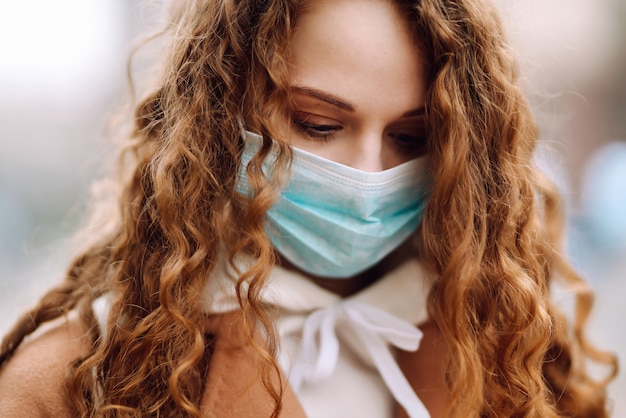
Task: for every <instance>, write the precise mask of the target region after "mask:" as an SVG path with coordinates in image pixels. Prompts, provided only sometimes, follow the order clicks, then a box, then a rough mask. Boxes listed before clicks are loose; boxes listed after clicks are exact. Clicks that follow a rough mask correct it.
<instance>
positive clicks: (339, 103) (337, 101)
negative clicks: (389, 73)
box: [291, 86, 425, 118]
mask: <svg viewBox="0 0 626 418" xmlns="http://www.w3.org/2000/svg"><path fill="white" fill-rule="evenodd" d="M291 90H293V91H294V92H296V93H300V94H303V95H305V96H309V97H313V98H314V99H318V100H321V101H323V102H325V103H328V104H330V105H331V106H334V107H336V108H339V109H341V110H346V111H348V112H354V106H352V105H351V104H350V103H348V102H346V101H345V100H343V99H341V98H339V97H337V96H335V95H333V94H330V93H327V92H325V91H322V90H318V89H314V88H311V87H303V86H292V87H291ZM424 112H425V110H424V106H422V107H419V108H417V109H413V110H409V111H408V112H406V113H403V114H402V117H403V118H409V117H414V116H421V115H423V114H424Z"/></svg>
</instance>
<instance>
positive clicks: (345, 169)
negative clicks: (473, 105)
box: [238, 131, 430, 278]
mask: <svg viewBox="0 0 626 418" xmlns="http://www.w3.org/2000/svg"><path fill="white" fill-rule="evenodd" d="M245 135H246V139H245V140H246V148H245V150H244V155H243V159H242V169H241V170H240V179H239V184H238V189H239V190H240V191H241V192H242V193H247V192H248V185H247V177H246V173H245V167H246V166H247V165H248V163H249V161H250V159H251V158H252V157H253V156H254V155H255V154H256V152H257V151H258V150H259V148H260V146H261V144H262V141H263V140H262V138H261V137H260V136H259V135H257V134H255V133H252V132H249V131H245ZM272 164H273V158H272V155H271V154H270V156H269V157H268V158H267V159H266V160H265V163H264V170H265V171H266V172H269V171H270V167H272ZM429 180H430V176H429V175H428V159H427V157H425V156H424V157H420V158H417V159H414V160H411V161H409V162H406V163H404V164H401V165H399V166H396V167H394V168H391V169H388V170H384V171H380V172H374V173H372V172H366V171H361V170H357V169H354V168H352V167H349V166H345V165H342V164H339V163H336V162H334V161H331V160H327V159H325V158H322V157H319V156H317V155H315V154H311V153H309V152H306V151H303V150H300V149H298V148H293V161H292V166H291V172H290V176H289V179H288V181H287V182H285V183H286V184H285V185H284V186H283V187H282V188H281V195H280V198H279V200H278V201H277V202H276V203H275V204H274V205H273V206H272V208H271V209H270V210H269V211H268V213H267V223H268V228H267V233H268V235H269V238H270V240H271V242H272V244H273V245H274V247H275V248H276V249H277V250H278V251H279V253H280V254H281V255H282V256H284V257H285V258H286V259H287V260H289V261H290V262H291V263H293V264H294V265H295V266H296V267H298V268H300V269H302V270H303V271H305V272H308V273H310V274H313V275H316V276H322V277H328V278H348V277H351V276H354V275H356V274H358V273H360V272H362V271H365V270H367V269H368V268H370V267H372V266H374V265H375V264H377V263H378V262H379V261H380V260H382V259H383V258H384V257H385V256H386V255H388V254H389V253H391V252H392V251H393V250H395V249H396V248H398V247H399V246H400V245H401V244H402V243H403V242H404V241H405V240H406V239H407V238H408V237H409V236H410V235H411V234H412V233H413V232H414V231H415V229H416V228H417V226H418V225H419V223H420V222H421V219H422V215H423V213H424V207H425V205H426V200H427V198H428V193H429V188H430V181H429Z"/></svg>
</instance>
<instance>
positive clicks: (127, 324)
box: [0, 0, 617, 417]
mask: <svg viewBox="0 0 626 418" xmlns="http://www.w3.org/2000/svg"><path fill="white" fill-rule="evenodd" d="M395 2H396V3H397V5H398V7H399V8H400V9H401V10H402V11H403V12H404V15H405V16H406V17H407V19H408V20H409V22H410V26H411V28H413V30H414V35H415V39H416V43H417V44H418V45H419V48H420V50H421V52H422V53H423V54H424V56H425V58H426V61H427V62H428V63H429V74H430V75H429V78H430V79H429V86H430V88H429V91H428V94H427V102H426V118H427V125H428V129H429V148H430V150H429V151H430V153H431V155H432V161H433V167H432V169H433V190H432V194H431V197H430V199H429V202H428V204H427V208H426V212H425V215H424V218H423V222H422V225H421V227H420V229H419V231H418V233H419V238H420V241H421V245H420V254H419V257H420V258H422V259H423V260H425V262H427V263H428V264H429V265H430V267H431V268H432V269H433V270H434V271H435V272H436V273H437V274H438V276H439V279H438V280H437V282H436V283H435V285H434V287H433V290H432V292H431V294H430V297H429V311H430V315H431V317H432V318H433V320H434V321H435V322H436V323H437V325H438V326H439V328H440V329H441V331H442V333H443V335H444V337H445V338H446V340H447V341H448V343H449V346H450V355H449V359H448V362H447V367H446V381H447V385H448V387H449V389H450V393H451V397H450V401H449V404H448V409H447V412H448V415H451V416H458V417H467V416H485V417H501V416H519V417H522V416H524V417H531V416H532V417H539V416H541V417H553V416H571V417H602V416H606V414H607V412H606V405H605V404H606V394H605V387H606V384H607V383H608V381H610V379H611V378H612V377H613V375H614V374H615V373H616V369H617V365H616V360H615V358H614V357H613V356H611V355H609V354H606V353H604V352H601V351H598V350H596V349H594V348H593V347H592V346H591V345H590V344H589V343H588V342H587V340H586V339H585V337H584V333H583V328H584V324H585V320H586V319H587V316H588V314H589V310H590V309H591V305H592V294H591V292H590V290H589V288H588V287H587V286H586V285H585V284H584V282H583V281H582V280H581V279H580V278H579V276H578V275H577V274H576V273H575V272H574V271H573V270H572V269H571V268H570V267H569V265H568V263H567V262H566V260H565V259H564V257H563V256H562V255H561V253H560V241H559V240H560V237H561V236H562V231H561V228H562V224H563V219H562V216H561V212H562V208H561V207H560V201H559V199H558V195H557V193H556V191H555V190H554V189H553V188H552V186H551V185H550V183H549V182H548V181H547V180H546V179H545V178H543V177H541V176H540V174H539V173H538V171H537V170H536V169H535V168H534V167H533V165H532V154H533V150H534V148H535V143H536V141H537V136H538V134H537V131H536V128H535V124H534V121H533V118H532V115H531V112H530V109H529V106H528V104H527V103H526V102H525V100H524V98H523V96H522V94H521V92H520V90H519V89H518V87H517V85H516V78H517V73H516V66H515V63H514V61H513V59H512V57H511V54H510V52H509V50H508V49H507V45H506V43H505V41H504V38H503V35H502V30H501V26H500V23H499V20H498V18H497V15H496V13H495V11H494V10H493V8H492V6H490V5H489V4H488V3H486V2H484V1H482V0H415V1H408V0H396V1H395ZM172 5H173V6H172V9H171V10H170V12H171V13H170V14H171V19H170V22H169V23H168V26H167V27H166V28H165V30H164V34H167V35H168V36H169V48H168V52H169V53H168V55H167V57H166V58H165V61H164V62H165V65H164V67H163V70H162V75H161V76H160V79H159V80H158V83H157V87H156V88H155V89H154V90H153V91H151V92H150V93H149V94H148V95H147V96H146V97H145V98H144V99H143V100H141V101H140V102H139V103H138V104H137V106H136V111H135V113H134V127H133V130H132V133H131V135H129V141H128V142H127V143H126V144H125V145H124V147H123V149H122V151H121V154H120V155H121V156H120V158H119V171H120V172H124V173H126V175H124V176H120V178H119V180H118V183H119V184H120V192H119V193H117V194H116V195H114V196H111V197H110V198H109V202H111V201H115V202H116V203H117V206H116V208H115V212H114V213H112V214H110V217H109V219H112V220H113V221H111V222H112V226H111V227H110V228H103V229H102V231H101V233H100V235H99V236H98V237H97V239H95V240H93V242H92V243H91V244H90V245H89V246H88V247H87V248H86V249H85V250H84V251H82V252H81V253H80V254H78V256H77V257H76V258H75V259H74V260H73V262H72V263H71V266H70V268H69V269H68V272H67V275H66V278H65V280H64V281H63V282H62V283H61V284H60V285H59V286H57V287H55V288H53V289H52V290H50V291H49V292H48V293H47V294H46V295H44V297H43V298H42V299H41V301H40V303H39V305H38V306H36V307H35V308H34V309H33V310H32V311H31V312H28V313H27V314H26V315H24V317H23V318H21V319H20V320H19V321H18V323H17V324H16V326H15V327H14V328H13V329H12V331H11V332H10V333H9V334H8V335H7V336H6V338H5V339H4V341H3V343H2V347H1V351H0V364H3V363H4V362H6V360H7V359H8V358H9V357H10V356H11V354H12V353H13V352H14V350H15V348H16V347H17V346H18V345H19V344H20V343H21V341H22V340H23V339H24V338H25V336H26V335H28V334H30V333H32V332H33V331H34V330H35V329H37V328H38V327H39V326H40V325H41V324H42V323H44V322H47V321H50V320H52V319H54V318H57V317H59V316H61V315H63V314H65V313H67V312H69V311H71V310H77V311H78V312H79V313H80V314H81V317H82V319H83V321H84V322H85V323H86V324H87V326H88V327H89V329H90V333H91V338H92V339H93V347H92V349H91V351H90V352H88V353H87V354H86V355H85V356H83V357H82V358H80V359H79V360H78V361H77V362H76V363H75V364H74V365H72V367H73V368H72V370H73V375H72V376H71V379H70V380H69V382H68V391H69V394H70V399H71V402H72V405H73V407H74V408H75V411H76V413H77V414H78V415H80V416H94V417H95V416H97V417H107V416H111V417H112V416H171V415H173V414H177V415H180V414H185V415H190V416H200V415H201V414H200V408H199V405H200V400H201V396H202V392H203V389H204V382H205V380H206V379H205V378H206V375H207V373H210V370H209V368H210V366H209V364H210V358H211V353H212V347H213V346H214V343H215V339H216V338H219V337H218V336H215V335H211V334H210V333H208V332H207V330H206V329H205V327H204V326H203V324H204V323H205V322H206V320H207V319H208V318H207V314H206V313H204V312H202V310H201V306H202V303H201V301H200V297H201V296H200V295H202V294H203V289H204V288H205V286H206V283H207V280H209V278H210V277H211V272H212V271H213V269H214V266H215V265H216V264H217V262H218V259H220V258H222V257H226V258H227V259H228V260H230V261H231V263H232V262H233V260H234V258H235V256H236V255H237V254H239V253H242V252H246V253H248V254H251V255H252V256H253V257H254V259H255V260H256V261H255V263H254V264H253V265H252V267H251V268H250V269H249V270H248V271H246V272H242V274H241V276H240V277H239V280H238V283H237V295H238V297H239V302H240V311H241V314H242V318H243V319H244V320H243V325H242V326H243V328H244V331H245V333H246V335H247V336H248V341H249V343H250V344H251V345H252V346H253V347H254V348H255V349H256V350H257V351H258V352H259V353H260V354H261V357H262V365H261V366H262V368H261V378H262V380H263V384H264V386H265V389H266V391H267V394H268V396H269V397H271V399H272V400H273V402H274V405H275V408H274V412H273V415H272V416H278V415H279V413H280V411H281V396H282V391H281V387H282V386H281V385H278V386H277V385H276V384H275V382H276V376H280V374H279V369H278V365H277V363H276V360H275V355H276V350H277V346H278V341H277V336H276V332H275V330H274V325H273V323H272V321H271V319H270V317H269V315H268V312H266V308H265V307H264V306H263V305H262V303H261V302H260V296H259V292H260V290H261V289H262V288H263V286H264V283H265V281H266V279H267V278H268V276H269V274H270V272H271V270H272V268H273V266H274V263H275V253H274V250H273V248H272V245H271V243H270V242H269V240H268V238H267V236H266V234H265V224H264V219H265V213H266V212H267V210H268V209H269V208H270V207H271V205H272V204H273V202H274V201H275V198H276V187H275V183H276V180H275V179H274V178H267V177H266V176H265V175H264V173H263V171H262V170H261V167H262V163H263V160H264V158H265V157H266V156H267V155H268V154H269V152H270V149H271V146H272V145H271V144H272V141H271V140H270V139H269V138H274V139H275V141H276V143H278V144H279V150H278V151H279V152H278V160H277V161H278V164H277V172H278V173H279V174H280V173H281V172H285V171H286V170H287V169H288V166H289V162H290V158H291V154H290V149H289V147H288V141H286V140H285V139H284V138H281V136H280V132H279V129H277V126H278V125H277V120H278V118H279V117H280V115H281V114H282V113H283V112H284V111H285V109H286V106H287V105H288V102H289V93H288V91H289V90H288V83H287V79H288V77H287V75H288V46H289V40H290V36H291V33H292V31H293V28H294V26H295V23H296V21H297V17H298V14H300V13H303V11H305V10H306V4H305V2H304V1H284V0H283V1H281V0H268V1H262V2H261V1H253V0H249V1H243V0H241V1H234V0H194V1H192V0H189V1H185V2H183V1H178V2H172ZM242 121H245V122H246V124H248V125H249V126H251V127H254V129H255V130H256V131H258V132H260V133H261V134H262V135H263V138H264V141H263V147H262V148H261V150H260V151H259V153H258V154H257V155H256V156H255V157H254V158H253V159H252V161H251V163H250V164H249V166H248V167H247V176H248V179H249V183H250V184H251V185H252V189H253V193H252V196H250V197H248V196H243V195H241V194H240V193H238V192H237V190H236V182H237V175H238V171H239V166H240V161H241V156H242V152H243V147H244V143H243V138H242V135H241V123H242ZM553 277H561V278H563V279H564V281H565V282H567V283H569V284H570V285H572V287H573V289H574V290H575V291H576V293H577V302H578V304H577V309H576V316H575V318H574V321H573V324H571V325H570V324H569V322H568V321H567V320H566V319H565V317H564V316H563V315H562V314H561V313H560V312H559V311H558V310H557V308H556V307H555V306H554V304H553V302H552V299H551V296H550V295H551V293H550V286H551V280H552V278H553ZM103 294H109V295H113V297H114V303H113V304H112V308H111V312H110V314H109V319H108V326H107V327H106V329H105V330H102V329H100V328H99V327H98V326H96V324H97V321H96V318H95V315H94V313H93V311H92V307H91V304H92V302H93V301H94V300H95V299H96V298H98V297H99V296H101V295H103ZM570 327H571V328H572V329H571V330H570ZM257 328H259V329H261V330H262V331H263V332H264V335H266V337H267V338H266V342H265V344H259V343H258V342H256V341H255V340H254V339H253V333H254V331H255V329H257ZM105 334H106V338H105V337H104V335H105ZM587 358H590V359H593V360H596V361H599V362H602V363H606V364H609V365H610V366H611V367H612V374H611V376H609V377H608V378H607V379H606V380H605V381H602V382H596V381H594V380H592V379H591V378H590V377H589V376H588V374H587V373H586V372H585V369H584V367H583V363H584V361H585V359H587Z"/></svg>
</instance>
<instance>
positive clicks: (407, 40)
mask: <svg viewBox="0 0 626 418" xmlns="http://www.w3.org/2000/svg"><path fill="white" fill-rule="evenodd" d="M425 75H426V68H425V63H424V62H423V60H422V57H421V54H420V53H419V51H418V49H417V46H416V44H415V42H414V40H413V39H412V37H411V35H410V33H409V30H408V27H407V22H406V21H405V20H404V19H403V17H402V16H401V15H400V13H399V11H398V10H396V8H395V6H394V5H393V4H392V3H391V2H390V1H387V0H315V1H311V2H310V8H309V9H307V10H306V12H305V13H303V15H302V16H301V17H300V18H299V20H298V22H297V25H296V28H295V32H294V36H293V40H292V43H291V45H290V88H291V93H292V95H293V101H294V108H293V109H291V110H290V114H289V115H288V118H289V119H290V120H288V121H286V123H288V126H290V129H289V131H288V132H289V133H288V137H289V138H290V140H291V144H292V145H293V146H295V147H297V148H301V149H304V150H306V151H309V152H312V153H315V154H317V155H319V156H321V157H324V158H327V159H330V160H334V161H336V162H339V163H341V164H344V165H348V166H351V167H353V168H357V169H359V170H363V171H381V170H385V169H388V168H391V167H394V166H396V165H398V164H401V163H403V162H406V161H408V160H410V159H412V158H415V157H416V156H419V155H421V154H423V153H424V152H425V142H426V134H425V126H424V116H423V109H424V100H425V91H426V88H427V86H426V77H425Z"/></svg>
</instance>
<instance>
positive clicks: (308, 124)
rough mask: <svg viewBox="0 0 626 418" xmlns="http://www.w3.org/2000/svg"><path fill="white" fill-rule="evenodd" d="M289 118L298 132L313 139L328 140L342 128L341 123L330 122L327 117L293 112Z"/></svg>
mask: <svg viewBox="0 0 626 418" xmlns="http://www.w3.org/2000/svg"><path fill="white" fill-rule="evenodd" d="M291 120H292V122H293V125H294V127H295V128H296V129H297V130H298V131H299V132H301V133H302V134H304V135H306V136H307V137H309V138H311V139H315V140H328V139H330V138H331V137H332V136H333V135H334V134H335V133H336V132H338V131H341V130H342V129H343V126H342V125H340V124H337V123H332V122H331V120H330V119H328V118H324V117H321V116H317V115H312V114H306V113H300V112H298V113H294V114H293V116H292V117H291Z"/></svg>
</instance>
